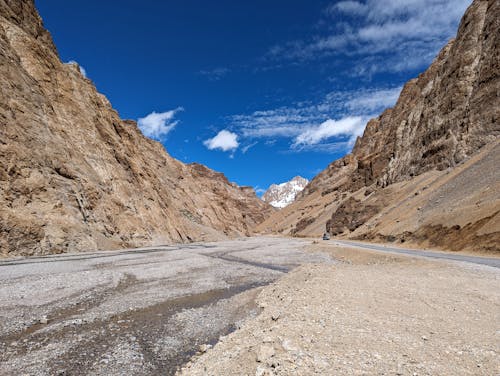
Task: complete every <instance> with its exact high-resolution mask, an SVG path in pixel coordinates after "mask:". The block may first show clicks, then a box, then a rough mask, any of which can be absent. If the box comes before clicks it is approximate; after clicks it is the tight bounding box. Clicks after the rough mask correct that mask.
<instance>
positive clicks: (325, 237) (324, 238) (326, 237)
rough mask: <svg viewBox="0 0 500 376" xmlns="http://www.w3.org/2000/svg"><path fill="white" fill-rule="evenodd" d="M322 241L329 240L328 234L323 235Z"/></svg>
mask: <svg viewBox="0 0 500 376" xmlns="http://www.w3.org/2000/svg"><path fill="white" fill-rule="evenodd" d="M323 240H330V234H329V233H328V232H325V233H324V234H323Z"/></svg>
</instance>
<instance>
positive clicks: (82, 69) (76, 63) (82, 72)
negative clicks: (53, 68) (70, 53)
mask: <svg viewBox="0 0 500 376" xmlns="http://www.w3.org/2000/svg"><path fill="white" fill-rule="evenodd" d="M66 64H69V65H76V66H77V67H78V69H79V70H80V73H81V74H82V76H83V77H85V78H86V77H87V71H86V70H85V68H84V67H82V66H81V65H80V64H79V63H78V62H77V61H75V60H70V61H68V62H67V63H66Z"/></svg>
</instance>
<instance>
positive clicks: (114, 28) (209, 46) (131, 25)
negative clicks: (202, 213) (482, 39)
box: [35, 0, 471, 190]
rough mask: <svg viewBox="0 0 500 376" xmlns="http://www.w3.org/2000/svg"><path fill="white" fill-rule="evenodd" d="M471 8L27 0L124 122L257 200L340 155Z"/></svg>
mask: <svg viewBox="0 0 500 376" xmlns="http://www.w3.org/2000/svg"><path fill="white" fill-rule="evenodd" d="M470 2H471V1H470V0H364V1H361V0H360V1H351V0H349V1H310V0H287V1H285V0H273V1H269V0H253V1H245V2H244V1H234V0H231V1H229V0H227V1H225V0H224V1H217V0H214V1H210V2H207V1H202V0H183V1H156V0H142V1H137V0H134V1H132V0H122V1H120V2H114V1H102V0H100V1H94V0H72V1H67V0H35V3H36V5H37V7H38V9H39V11H40V13H41V15H42V18H43V20H44V23H45V26H46V27H47V28H48V29H49V31H50V32H51V33H52V36H53V38H54V41H55V43H56V45H57V47H58V50H59V54H60V55H61V59H62V60H63V61H65V62H70V61H77V62H78V63H79V64H80V65H81V66H82V67H83V68H84V69H85V73H86V75H87V76H88V77H89V78H90V79H91V80H92V81H93V82H94V83H95V84H96V86H97V88H98V90H99V91H100V92H102V93H104V94H105V95H106V96H107V97H108V98H109V100H110V101H111V103H112V104H113V106H114V107H115V108H116V109H117V111H118V112H119V113H120V116H121V117H122V118H126V119H135V120H138V121H139V125H140V127H141V129H142V130H143V133H145V134H146V135H147V136H149V137H151V138H155V139H157V140H159V141H161V142H162V143H163V144H164V145H165V148H166V149H167V151H168V152H169V153H170V154H171V155H172V156H174V157H175V158H178V159H180V160H182V161H184V162H200V163H203V164H206V165H207V166H209V167H210V168H213V169H215V170H218V171H221V172H223V173H225V174H226V175H227V176H228V178H229V179H230V180H231V181H235V182H236V183H238V184H240V185H251V186H253V187H255V188H257V189H258V190H260V189H262V188H267V187H268V186H269V185H270V184H272V183H279V182H282V181H286V180H289V179H290V178H292V177H294V176H295V175H301V176H303V177H306V178H309V179H310V178H312V177H313V176H314V175H316V174H317V173H318V172H320V171H321V170H322V169H323V168H325V167H326V166H327V165H328V164H329V163H330V162H331V161H333V160H335V159H337V158H339V157H342V156H343V155H345V154H346V153H348V152H349V151H350V150H351V148H352V145H353V142H354V141H355V139H356V137H357V136H358V135H361V134H362V132H363V129H364V126H365V124H366V122H367V120H368V119H369V118H370V117H373V116H376V115H378V114H379V113H380V112H381V111H382V110H383V109H384V108H387V107H390V106H392V105H393V104H394V103H395V101H396V99H397V97H398V94H399V91H400V90H401V86H402V85H403V84H404V83H405V82H406V81H407V80H408V79H410V78H413V77H415V76H417V75H418V73H420V72H422V71H423V70H424V69H425V68H426V67H427V66H428V65H429V64H430V63H431V62H432V60H433V58H434V57H435V55H436V54H437V53H438V51H439V50H440V48H441V47H442V46H443V45H444V44H445V43H446V42H447V41H448V40H449V39H450V38H452V37H453V36H454V35H455V33H456V29H457V27H458V23H459V21H460V18H461V16H462V14H463V13H464V11H465V9H466V7H467V6H468V5H469V4H470Z"/></svg>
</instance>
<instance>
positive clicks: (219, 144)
mask: <svg viewBox="0 0 500 376" xmlns="http://www.w3.org/2000/svg"><path fill="white" fill-rule="evenodd" d="M203 145H205V146H206V147H207V148H208V149H209V150H214V149H220V150H222V151H229V150H235V149H237V148H238V146H239V145H240V144H239V142H238V135H237V134H236V133H233V132H230V131H228V130H225V129H224V130H222V131H220V132H219V133H217V135H216V136H215V137H213V138H209V139H208V140H205V141H203Z"/></svg>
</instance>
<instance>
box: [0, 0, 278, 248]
mask: <svg viewBox="0 0 500 376" xmlns="http://www.w3.org/2000/svg"><path fill="white" fill-rule="evenodd" d="M0 77H1V80H0V214H1V216H0V254H4V255H17V254H44V253H51V252H63V251H67V250H72V251H75V250H86V249H108V248H115V247H125V246H140V245H149V244H155V243H163V242H170V241H190V240H195V239H199V240H201V239H205V240H208V239H218V238H220V237H223V236H226V235H227V236H238V235H248V234H249V233H250V231H251V228H252V227H253V226H255V225H256V224H257V223H258V222H260V221H262V220H263V219H264V216H265V215H266V214H267V213H269V212H270V211H272V210H273V209H272V208H271V207H270V206H269V205H268V204H266V203H264V202H262V201H261V200H259V199H258V198H257V197H256V195H255V193H254V192H253V190H252V189H251V188H245V187H238V186H236V185H235V184H231V183H229V182H228V181H227V179H226V178H225V177H224V176H223V175H222V174H218V173H216V172H214V171H212V170H210V169H208V168H206V167H204V166H201V165H197V164H192V165H184V164H183V163H181V162H179V161H177V160H175V159H173V158H172V157H170V156H169V155H168V154H167V153H166V151H165V150H164V148H163V147H162V145H161V144H160V143H158V142H155V141H152V140H150V139H148V138H146V137H144V136H143V135H142V134H141V132H140V131H139V129H138V128H137V125H136V123H135V122H133V121H124V120H121V119H120V118H119V116H118V114H117V113H116V111H114V110H113V108H112V107H111V105H110V103H109V102H108V101H107V99H106V98H105V97H104V96H103V95H101V94H99V93H98V92H97V91H96V89H95V87H94V85H93V84H92V82H91V81H90V80H88V79H86V78H85V77H83V76H82V74H81V73H80V70H79V68H78V67H77V66H76V65H66V64H62V63H61V61H60V59H59V57H58V54H57V51H56V49H55V47H54V45H53V43H52V39H51V37H50V34H49V33H48V32H47V31H46V30H45V29H44V27H43V25H42V21H41V19H40V17H39V16H38V13H37V12H36V9H35V7H34V4H33V1H31V0H0Z"/></svg>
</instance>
